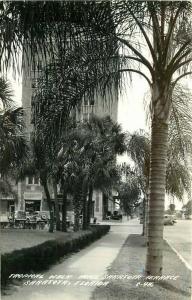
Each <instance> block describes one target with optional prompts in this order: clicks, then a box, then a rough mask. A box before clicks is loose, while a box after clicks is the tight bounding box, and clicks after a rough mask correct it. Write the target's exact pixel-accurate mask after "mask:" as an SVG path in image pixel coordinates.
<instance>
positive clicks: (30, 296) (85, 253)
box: [2, 219, 142, 300]
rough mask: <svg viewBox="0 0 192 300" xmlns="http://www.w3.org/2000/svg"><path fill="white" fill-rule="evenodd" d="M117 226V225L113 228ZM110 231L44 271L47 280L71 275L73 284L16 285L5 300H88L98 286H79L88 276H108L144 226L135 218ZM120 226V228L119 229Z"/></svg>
mask: <svg viewBox="0 0 192 300" xmlns="http://www.w3.org/2000/svg"><path fill="white" fill-rule="evenodd" d="M112 224H114V225H112ZM110 225H111V230H110V232H109V233H108V234H107V235H105V236H104V237H102V238H101V239H99V240H98V241H96V242H94V243H92V244H91V245H90V246H88V247H86V248H85V249H83V250H81V251H80V252H78V253H75V254H72V255H70V256H69V257H67V259H64V260H63V261H62V262H61V263H58V264H56V265H55V266H53V267H51V268H50V269H49V271H47V272H44V273H43V272H41V274H43V279H42V280H46V279H48V278H49V276H51V275H54V274H56V275H71V276H72V277H71V278H70V282H71V283H72V284H71V285H66V286H63V285H54V286H53V285H39V286H36V285H35V286H33V285H32V286H26V285H19V286H12V288H10V289H9V290H8V294H9V295H6V296H2V300H3V299H4V300H13V299H14V300H19V299H25V300H53V299H57V300H64V299H66V300H77V299H79V300H88V299H90V298H91V294H92V292H93V290H94V289H95V286H82V285H80V284H77V285H75V284H76V282H77V281H82V280H83V279H82V278H83V277H82V276H84V275H91V277H90V281H93V280H94V277H95V280H96V281H98V279H99V278H100V277H103V276H104V275H105V274H107V271H108V268H109V267H110V265H111V264H112V262H113V261H114V259H115V258H116V256H117V255H118V253H119V251H120V249H121V247H122V245H123V244H124V242H125V240H126V239H127V237H128V236H129V235H130V234H141V232H142V225H140V224H139V221H138V220H136V219H134V220H130V221H125V222H122V223H121V222H112V223H110ZM117 225H118V226H117Z"/></svg>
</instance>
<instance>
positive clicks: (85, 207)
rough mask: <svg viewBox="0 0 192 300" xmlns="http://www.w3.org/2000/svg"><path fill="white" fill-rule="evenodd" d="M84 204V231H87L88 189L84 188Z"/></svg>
mask: <svg viewBox="0 0 192 300" xmlns="http://www.w3.org/2000/svg"><path fill="white" fill-rule="evenodd" d="M82 203H83V230H86V229H87V225H88V224H87V208H88V205H87V187H84V188H83V191H82Z"/></svg>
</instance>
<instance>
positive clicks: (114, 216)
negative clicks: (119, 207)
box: [111, 210, 122, 220]
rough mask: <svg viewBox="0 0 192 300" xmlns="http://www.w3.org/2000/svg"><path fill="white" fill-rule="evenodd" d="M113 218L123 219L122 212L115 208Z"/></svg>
mask: <svg viewBox="0 0 192 300" xmlns="http://www.w3.org/2000/svg"><path fill="white" fill-rule="evenodd" d="M111 220H122V214H120V213H119V212H118V211H116V210H115V211H114V212H113V214H112V216H111Z"/></svg>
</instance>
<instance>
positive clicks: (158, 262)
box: [146, 120, 168, 275]
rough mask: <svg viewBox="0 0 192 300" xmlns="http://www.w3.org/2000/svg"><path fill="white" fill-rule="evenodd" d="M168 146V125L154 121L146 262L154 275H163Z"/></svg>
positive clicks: (149, 272)
mask: <svg viewBox="0 0 192 300" xmlns="http://www.w3.org/2000/svg"><path fill="white" fill-rule="evenodd" d="M167 144H168V125H167V124H166V123H163V122H160V121H159V120H153V122H152V138H151V161H150V183H149V184H150V189H149V222H148V241H147V262H146V272H147V274H152V275H161V274H162V263H163V227H164V225H163V221H164V201H165V183H166V166H167Z"/></svg>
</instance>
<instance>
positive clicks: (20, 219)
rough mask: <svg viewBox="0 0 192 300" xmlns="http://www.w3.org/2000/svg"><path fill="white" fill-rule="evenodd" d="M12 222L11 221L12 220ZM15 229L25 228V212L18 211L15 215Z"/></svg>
mask: <svg viewBox="0 0 192 300" xmlns="http://www.w3.org/2000/svg"><path fill="white" fill-rule="evenodd" d="M10 222H11V219H10ZM13 222H14V227H17V228H25V223H26V211H24V210H16V211H15V213H14V215H13Z"/></svg>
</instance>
